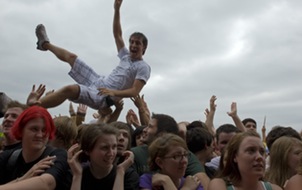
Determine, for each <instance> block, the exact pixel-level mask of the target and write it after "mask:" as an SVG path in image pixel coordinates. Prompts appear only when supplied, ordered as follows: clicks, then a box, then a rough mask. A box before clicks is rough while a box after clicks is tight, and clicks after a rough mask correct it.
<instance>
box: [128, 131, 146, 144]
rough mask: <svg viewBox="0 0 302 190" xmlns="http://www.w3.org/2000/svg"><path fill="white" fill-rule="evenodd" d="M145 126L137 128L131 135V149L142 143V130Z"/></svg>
mask: <svg viewBox="0 0 302 190" xmlns="http://www.w3.org/2000/svg"><path fill="white" fill-rule="evenodd" d="M144 128H146V126H139V127H136V129H135V130H134V131H133V133H132V141H131V147H136V146H141V145H143V144H144V142H143V130H144Z"/></svg>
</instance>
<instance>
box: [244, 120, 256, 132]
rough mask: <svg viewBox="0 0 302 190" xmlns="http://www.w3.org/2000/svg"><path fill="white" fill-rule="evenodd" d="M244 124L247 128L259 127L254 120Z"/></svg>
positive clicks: (254, 129) (254, 128)
mask: <svg viewBox="0 0 302 190" xmlns="http://www.w3.org/2000/svg"><path fill="white" fill-rule="evenodd" d="M244 126H245V128H246V129H247V130H253V131H256V129H257V127H256V124H255V123H253V122H247V123H246V124H245V125H244Z"/></svg>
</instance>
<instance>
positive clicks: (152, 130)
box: [142, 118, 157, 144]
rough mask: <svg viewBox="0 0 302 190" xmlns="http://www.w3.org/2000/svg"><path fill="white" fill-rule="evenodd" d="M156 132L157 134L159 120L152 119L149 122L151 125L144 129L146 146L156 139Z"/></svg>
mask: <svg viewBox="0 0 302 190" xmlns="http://www.w3.org/2000/svg"><path fill="white" fill-rule="evenodd" d="M156 132H157V119H154V118H152V119H151V120H150V121H149V125H148V126H147V127H146V128H144V130H143V139H142V141H143V142H144V143H146V144H147V143H148V142H151V141H152V140H153V138H154V137H155V134H156Z"/></svg>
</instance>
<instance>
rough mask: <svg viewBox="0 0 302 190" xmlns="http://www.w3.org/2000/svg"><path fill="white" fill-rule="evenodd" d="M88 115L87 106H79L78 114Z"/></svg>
mask: <svg viewBox="0 0 302 190" xmlns="http://www.w3.org/2000/svg"><path fill="white" fill-rule="evenodd" d="M78 113H79V114H82V115H86V113H87V106H86V105H85V104H79V105H78V109H77V114H78Z"/></svg>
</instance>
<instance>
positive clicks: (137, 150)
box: [131, 144, 148, 154]
mask: <svg viewBox="0 0 302 190" xmlns="http://www.w3.org/2000/svg"><path fill="white" fill-rule="evenodd" d="M131 151H132V152H133V154H136V153H141V152H146V151H147V152H148V145H145V144H144V145H141V146H136V147H132V148H131Z"/></svg>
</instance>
